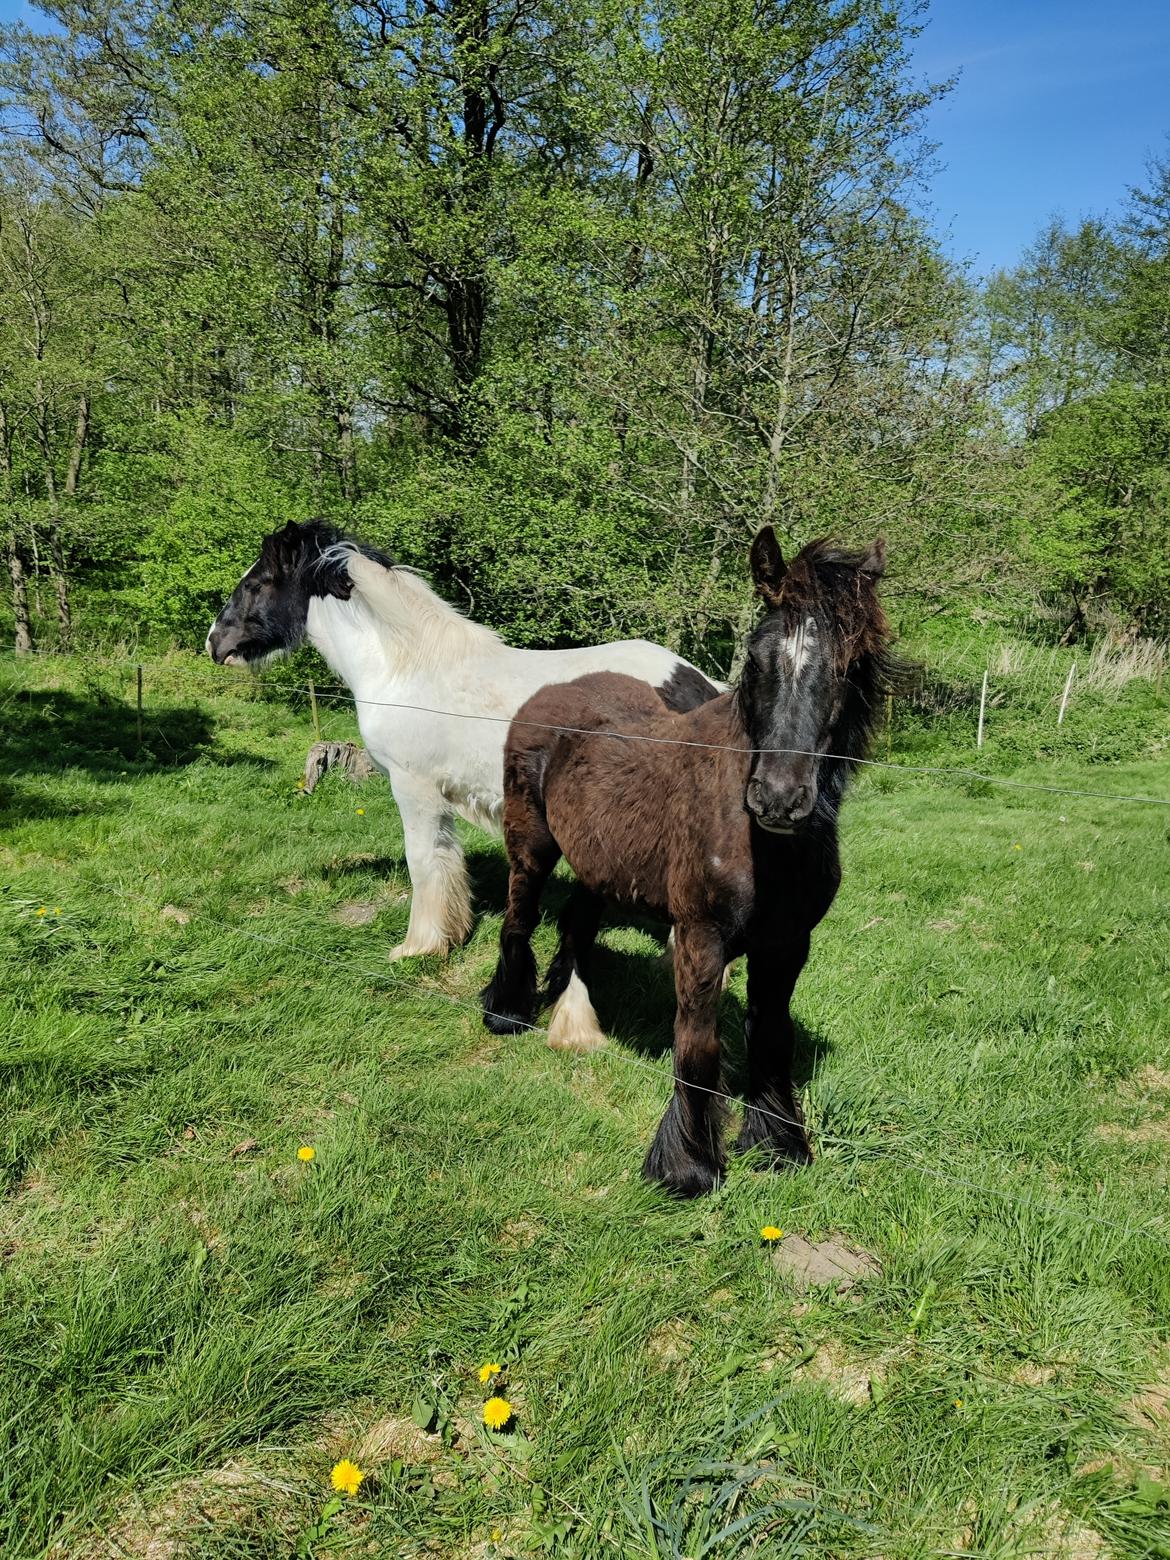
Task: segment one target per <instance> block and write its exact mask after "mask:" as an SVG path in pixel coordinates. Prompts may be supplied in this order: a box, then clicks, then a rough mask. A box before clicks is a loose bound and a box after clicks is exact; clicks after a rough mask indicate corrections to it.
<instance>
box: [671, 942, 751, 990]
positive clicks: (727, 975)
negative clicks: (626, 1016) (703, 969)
mask: <svg viewBox="0 0 1170 1560" xmlns="http://www.w3.org/2000/svg"><path fill="white" fill-rule="evenodd" d="M659 957H660V958H661V960H662V963H663V964H664V965H665V966H666V968H667V969H668V970H669V971H670V972H671V974H672V975H673V973H674V927H673V926H672V927H671V929H670V931H669V932H668V933H667V936H666V947H665V948H664V949H663V950H662V953H661V954H660V955H659ZM737 963H738V960H736V959H732V961H731V963H730V964H726V965H724V967H723V980H722V981H721V983H720V986H719V989H720V991H726V990H727V988H728V986H730V985H731V972H732V970H733V969H734V968H735V966H736V964H737Z"/></svg>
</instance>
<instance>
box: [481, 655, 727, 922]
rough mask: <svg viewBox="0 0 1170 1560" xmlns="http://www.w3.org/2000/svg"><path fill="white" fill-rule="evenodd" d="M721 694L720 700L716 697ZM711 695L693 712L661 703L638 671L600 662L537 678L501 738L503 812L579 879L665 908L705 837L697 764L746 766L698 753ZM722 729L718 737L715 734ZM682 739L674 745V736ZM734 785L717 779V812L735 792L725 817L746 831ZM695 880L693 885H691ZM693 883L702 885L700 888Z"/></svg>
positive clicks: (510, 831)
mask: <svg viewBox="0 0 1170 1560" xmlns="http://www.w3.org/2000/svg"><path fill="white" fill-rule="evenodd" d="M722 702H724V703H726V698H724V700H723V701H722ZM716 708H717V705H716V702H715V701H707V702H706V703H705V704H704V705H703V706H702V709H701V710H699V709H696V711H694V712H691V713H689V714H683V715H680V714H676V713H673V712H671V711H670V710H668V709H667V708H666V706H665V704H664V702H663V700H662V698H661V697H660V695H659V694H658V693H656V692H655V690H654V689H652V688H650V687H649V686H648V685H647V684H645V683H643V682H641V681H639V680H638V679H636V678H632V677H626V676H623V675H622V674H620V673H613V672H597V673H590V674H589V675H588V676H585V677H580V678H577V679H576V680H575V681H574V682H571V683H563V684H558V685H555V686H551V687H547V688H542V689H541V690H540V692H539V693H537V694H535V695H534V696H533V697H532V698H531V699H529V700H528V701H527V702H526V703H525V704H524V705H523V706H522V707H521V709H520V710H519V711H517V714H516V717H515V719H514V721H513V723H512V725H511V727H510V729H509V733H508V739H507V744H506V748H505V761H504V773H505V793H506V801H505V821H504V832H505V836H506V837H507V838H508V841H509V852H510V853H511V851H512V848H513V844H517V845H519V844H520V843H521V841H522V840H523V839H524V838H525V837H526V836H527V835H530V834H531V832H532V831H533V830H535V831H536V832H537V833H542V832H543V831H544V830H547V831H548V832H549V833H550V834H551V835H552V837H553V839H554V840H555V842H556V845H557V846H558V847H559V849H560V850H561V851H562V852H563V854H564V856H565V858H566V859H567V861H568V862H569V864H570V866H571V867H572V868H573V870H574V872H576V874H577V876H578V878H580V879H581V880H582V881H583V882H585V883H586V884H587V885H588V886H589V887H590V888H592V889H594V890H595V891H596V892H598V893H601V894H605V895H607V896H609V897H611V898H614V899H617V900H618V901H622V902H626V903H638V904H641V905H643V906H644V907H645V908H647V909H651V910H657V911H659V912H662V913H665V914H673V913H674V912H675V910H676V909H677V907H678V898H679V893H678V890H679V870H680V865H681V864H683V863H684V862H697V861H698V860H699V859H701V854H702V850H703V844H702V838H701V837H702V836H703V835H704V833H705V832H706V831H707V830H708V829H709V828H710V827H711V825H712V824H713V822H714V819H713V818H712V816H711V808H709V807H707V808H704V807H703V806H701V805H697V796H696V786H698V787H699V789H706V787H705V786H704V785H703V783H702V781H701V779H700V777H699V770H700V768H703V769H708V771H709V772H710V770H711V769H712V768H720V767H722V765H721V764H720V760H722V761H723V762H725V763H730V764H739V765H742V762H743V761H742V759H741V758H740V757H739V756H738V755H733V754H723V753H719V754H716V753H712V752H708V751H703V752H699V751H694V750H691V749H689V748H688V747H687V745H686V744H687V743H688V741H689V740H690V738H691V735H694V736H695V737H697V738H698V741H697V743H696V746H697V747H698V748H703V747H706V745H707V742H709V741H710V740H711V736H712V735H714V733H708V734H707V736H706V738H704V736H703V734H702V733H701V732H699V731H698V730H696V731H695V732H694V733H693V734H692V733H691V727H692V726H693V725H695V723H696V721H698V722H699V723H700V724H701V725H703V726H704V727H705V725H706V723H707V722H706V719H705V715H706V712H707V711H715V710H716ZM726 740H727V739H726V736H725V735H724V736H722V738H720V737H719V736H716V737H715V741H716V743H717V744H719V745H722V743H724V742H726ZM680 744H681V746H680ZM741 795H742V791H741V789H739V788H738V787H737V786H735V785H734V784H733V785H731V786H730V787H728V786H727V785H726V784H724V785H722V786H720V785H719V784H718V782H716V785H715V797H717V798H718V800H715V801H714V811H716V812H719V811H722V810H723V805H722V804H724V803H725V802H726V801H727V798H728V797H729V796H730V797H731V798H732V807H731V810H732V812H733V814H734V815H735V816H734V819H733V821H732V823H731V827H732V828H733V829H734V830H735V832H736V833H738V834H742V835H743V848H742V849H741V851H740V852H739V853H738V854H741V855H743V856H744V864H745V869H746V868H747V860H746V826H745V824H744V823H743V820H742V812H743V808H742V801H741V800H740V799H739V798H740V796H741ZM696 889H700V885H698V883H696ZM700 891H701V890H700Z"/></svg>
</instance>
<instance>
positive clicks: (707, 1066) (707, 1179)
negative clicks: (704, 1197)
mask: <svg viewBox="0 0 1170 1560" xmlns="http://www.w3.org/2000/svg"><path fill="white" fill-rule="evenodd" d="M722 980H723V939H722V937H721V936H720V935H719V933H718V931H717V930H716V929H715V927H713V926H710V925H706V924H703V923H701V922H695V923H692V924H689V925H683V926H679V927H678V928H677V935H676V937H675V945H674V986H675V991H676V993H677V996H678V1008H677V1011H676V1013H675V1018H674V1080H675V1082H674V1095H673V1097H672V1098H671V1101H670V1104H669V1105H668V1106H667V1109H666V1114H665V1116H663V1118H662V1121H661V1122H660V1123H659V1127H658V1132H657V1135H656V1136H655V1139H654V1142H653V1143H652V1145H651V1147H650V1152H649V1153H648V1154H647V1156H646V1163H645V1164H644V1165H643V1167H642V1173H643V1174H644V1175H645V1176H646V1177H647V1179H648V1180H651V1181H661V1182H662V1184H663V1185H664V1186H666V1187H667V1188H669V1190H670V1191H672V1192H677V1193H678V1194H679V1195H680V1196H682V1197H695V1196H697V1195H699V1194H700V1193H701V1192H709V1191H711V1190H713V1189H714V1187H715V1186H717V1185H718V1183H719V1178H720V1175H721V1174H722V1172H723V1144H722V1140H721V1132H720V1128H721V1127H722V1124H723V1116H724V1112H723V1109H722V1100H721V1098H720V1097H719V1096H718V1095H717V1093H716V1091H717V1090H718V1088H719V1031H718V1028H717V1026H716V1015H717V1012H718V1008H719V992H720V987H721V984H722Z"/></svg>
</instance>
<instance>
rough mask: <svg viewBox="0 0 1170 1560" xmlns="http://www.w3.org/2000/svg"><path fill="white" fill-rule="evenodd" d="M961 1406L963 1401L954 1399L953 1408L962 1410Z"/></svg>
mask: <svg viewBox="0 0 1170 1560" xmlns="http://www.w3.org/2000/svg"><path fill="white" fill-rule="evenodd" d="M962 1406H963V1399H962V1398H956V1399H955V1407H956V1408H962Z"/></svg>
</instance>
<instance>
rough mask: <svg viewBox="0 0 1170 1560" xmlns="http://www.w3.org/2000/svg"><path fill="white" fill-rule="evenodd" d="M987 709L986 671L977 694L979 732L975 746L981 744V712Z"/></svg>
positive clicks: (980, 745)
mask: <svg viewBox="0 0 1170 1560" xmlns="http://www.w3.org/2000/svg"><path fill="white" fill-rule="evenodd" d="M986 709H987V673H986V672H984V674H983V692H982V693H981V694H980V695H979V733H978V735H977V736H976V738H975V746H976V747H982V746H983V713H984V711H985V710H986Z"/></svg>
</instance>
